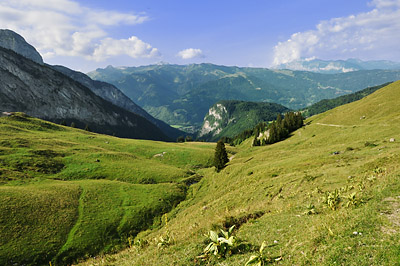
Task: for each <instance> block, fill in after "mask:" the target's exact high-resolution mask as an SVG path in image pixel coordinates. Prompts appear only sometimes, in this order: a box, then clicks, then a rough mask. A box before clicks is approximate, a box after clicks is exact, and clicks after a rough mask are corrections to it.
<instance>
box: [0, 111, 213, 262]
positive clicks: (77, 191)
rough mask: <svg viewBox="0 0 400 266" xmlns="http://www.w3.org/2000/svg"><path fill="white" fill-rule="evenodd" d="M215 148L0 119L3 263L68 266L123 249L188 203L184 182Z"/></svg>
mask: <svg viewBox="0 0 400 266" xmlns="http://www.w3.org/2000/svg"><path fill="white" fill-rule="evenodd" d="M213 149H214V145H213V144H207V143H179V144H178V143H163V142H153V141H143V140H129V139H119V138H115V137H110V136H105V135H98V134H93V133H90V132H85V131H82V130H77V129H72V128H68V127H63V126H58V125H55V124H52V123H49V122H45V121H42V120H39V119H35V118H29V117H26V116H24V115H21V114H16V115H14V116H11V117H1V118H0V201H1V202H2V204H0V264H1V265H12V264H14V263H17V264H22V263H27V264H31V265H41V264H48V261H50V260H51V259H53V261H58V262H59V263H58V264H64V263H67V262H71V261H73V260H74V259H76V258H77V257H86V256H91V255H95V254H98V253H101V252H104V251H106V252H107V251H111V250H113V249H115V248H118V247H119V246H121V245H122V246H124V245H126V244H127V239H128V237H130V236H135V235H136V234H137V233H138V232H139V231H141V230H144V229H146V228H148V227H151V226H153V223H154V224H155V225H156V224H157V219H156V221H154V219H155V217H159V216H161V215H162V214H163V213H165V212H167V211H169V210H171V208H173V206H175V205H176V204H177V203H178V202H179V201H181V200H182V199H184V197H185V190H186V187H185V185H183V184H182V183H181V182H182V181H184V180H185V179H186V178H190V176H191V175H193V174H194V172H195V171H197V169H198V168H200V167H204V166H208V165H209V164H210V161H211V158H212V155H213ZM163 152H164V155H163V156H156V157H154V155H156V154H160V153H163Z"/></svg>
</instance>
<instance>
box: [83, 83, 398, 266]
mask: <svg viewBox="0 0 400 266" xmlns="http://www.w3.org/2000/svg"><path fill="white" fill-rule="evenodd" d="M399 97H400V82H395V83H393V84H391V85H389V86H387V87H385V88H383V89H380V90H378V91H377V92H375V93H373V94H371V95H369V96H367V97H365V98H364V99H362V100H360V101H357V102H354V103H351V104H347V105H344V106H340V107H338V108H335V109H333V110H331V111H328V112H326V113H323V114H320V115H317V116H314V117H312V118H311V119H309V120H307V122H308V123H309V124H308V125H307V126H305V127H304V128H302V129H299V130H297V131H296V132H294V134H293V136H292V137H291V138H289V139H287V140H285V141H283V142H280V143H276V144H273V145H270V146H264V147H250V145H249V144H250V143H249V141H246V142H244V143H243V144H242V145H241V147H239V148H238V149H239V152H238V153H237V154H236V155H235V158H234V159H233V160H232V161H231V162H230V163H229V165H228V167H227V168H225V169H224V170H223V171H221V172H220V173H215V172H214V171H213V170H211V169H203V170H201V173H202V174H203V175H204V176H205V177H204V178H203V179H202V180H201V182H199V183H198V184H195V185H193V186H192V187H191V189H190V191H189V195H190V197H189V198H188V199H187V200H185V201H184V202H181V203H180V204H179V205H178V207H177V208H176V209H175V210H174V211H173V212H172V213H171V214H170V217H171V218H172V219H171V220H170V221H169V223H168V225H167V226H164V228H162V229H160V230H155V231H148V232H146V233H141V234H139V236H138V238H144V239H147V240H148V241H149V242H150V245H149V246H148V247H145V248H131V249H127V250H125V251H123V252H121V253H118V254H116V255H109V256H104V257H100V258H98V259H95V260H89V261H87V262H85V263H83V265H196V264H206V262H201V261H200V260H198V259H196V256H198V255H199V254H201V253H202V250H203V248H204V247H205V246H206V243H207V238H206V237H205V236H204V234H206V233H207V232H208V231H209V230H210V229H212V228H215V227H218V226H222V225H223V224H224V223H226V222H227V221H235V219H236V220H237V221H238V220H240V219H239V218H240V217H245V216H249V215H251V214H254V213H257V212H259V211H261V212H263V213H264V215H263V216H261V217H260V218H258V219H250V220H248V221H247V222H245V223H243V224H241V226H240V228H238V229H237V230H236V236H237V237H238V238H240V239H241V240H242V241H244V242H245V243H247V244H248V246H249V247H250V248H248V249H245V250H244V251H242V252H241V253H239V254H235V255H233V256H230V257H228V258H227V259H226V260H219V261H218V260H211V261H209V263H210V264H211V265H244V264H245V262H246V261H247V260H248V258H249V257H250V256H251V255H252V254H255V253H256V252H255V250H257V248H258V247H259V246H260V245H261V243H262V242H263V241H266V242H267V244H268V247H267V250H266V254H267V255H268V256H282V260H281V261H280V262H276V264H279V265H400V264H399V261H400V244H399V243H400V226H399V223H398V220H399V219H400V215H399V212H398V210H399V207H400V199H399V197H398V196H399V193H400V163H399V161H400V142H399V140H400V133H399V132H400V107H399V105H398V99H399ZM364 117H365V118H364ZM360 118H362V119H360ZM390 138H395V139H396V141H395V142H389V139H390ZM334 152H339V153H338V154H334ZM335 189H338V190H339V193H340V198H341V203H340V204H339V207H338V209H337V210H331V209H329V208H328V207H327V206H326V204H324V203H323V201H322V198H323V196H324V194H325V192H327V191H334V190H335ZM353 192H356V198H357V199H358V200H360V201H362V203H361V204H359V205H358V206H356V207H355V206H351V205H350V206H349V207H346V205H347V202H348V201H349V200H348V199H347V198H346V197H347V196H348V195H349V194H351V193H353ZM310 203H311V204H314V205H315V210H316V211H317V214H314V215H306V214H304V212H305V211H307V205H308V204H310ZM229 217H234V218H233V219H232V218H229ZM242 220H244V221H245V220H246V219H242ZM237 225H238V227H239V223H238V224H237ZM167 230H168V231H169V232H170V234H171V235H172V236H173V238H174V240H175V242H174V243H173V244H172V245H171V246H169V247H167V248H165V249H158V248H157V245H156V242H155V241H153V239H154V238H156V237H159V236H160V235H163V234H165V232H166V231H167ZM355 232H357V233H355ZM359 233H361V234H359Z"/></svg>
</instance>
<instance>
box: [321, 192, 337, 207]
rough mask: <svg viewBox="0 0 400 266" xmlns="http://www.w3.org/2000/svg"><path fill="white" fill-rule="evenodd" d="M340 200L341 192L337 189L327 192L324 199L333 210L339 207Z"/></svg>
mask: <svg viewBox="0 0 400 266" xmlns="http://www.w3.org/2000/svg"><path fill="white" fill-rule="evenodd" d="M340 201H341V199H340V193H339V190H337V189H335V191H333V192H330V191H327V192H325V197H324V198H323V200H322V202H323V203H325V204H326V205H327V206H328V207H329V208H330V209H331V210H336V209H337V208H338V207H339V203H340Z"/></svg>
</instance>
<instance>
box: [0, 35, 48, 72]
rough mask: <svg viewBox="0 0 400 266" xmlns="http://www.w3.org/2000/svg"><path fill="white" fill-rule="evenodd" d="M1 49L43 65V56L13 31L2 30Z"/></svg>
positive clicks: (0, 37)
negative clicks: (11, 51)
mask: <svg viewBox="0 0 400 266" xmlns="http://www.w3.org/2000/svg"><path fill="white" fill-rule="evenodd" d="M0 47H3V48H6V49H10V50H13V51H14V52H16V53H17V54H20V55H22V56H24V57H26V58H29V59H30V60H32V61H34V62H36V63H38V64H41V65H43V59H42V56H41V55H40V54H39V53H38V51H36V49H35V47H33V46H32V45H30V44H29V43H27V42H26V41H25V39H24V38H23V37H22V36H21V35H19V34H18V33H15V32H13V31H11V30H0Z"/></svg>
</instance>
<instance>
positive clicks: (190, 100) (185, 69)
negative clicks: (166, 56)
mask: <svg viewBox="0 0 400 266" xmlns="http://www.w3.org/2000/svg"><path fill="white" fill-rule="evenodd" d="M88 75H89V76H90V77H91V78H92V79H95V80H100V81H105V82H108V83H111V84H113V85H115V86H116V87H117V88H119V89H120V90H121V91H122V92H123V93H124V94H126V95H127V96H128V97H130V98H131V99H132V100H133V101H134V102H136V103H137V104H139V105H140V106H141V107H142V108H143V109H145V110H146V111H147V112H149V113H150V114H151V115H153V116H154V117H156V118H158V119H161V120H163V121H165V122H167V123H168V124H171V125H178V126H193V125H194V126H197V127H200V126H201V124H202V123H203V118H204V115H205V114H206V113H207V111H208V109H209V108H210V106H212V105H213V104H215V103H216V102H218V101H220V100H241V101H257V102H275V103H279V104H282V105H284V106H287V107H288V108H290V109H294V110H296V109H300V108H304V107H306V106H308V105H311V104H313V103H316V102H318V101H320V100H322V99H330V98H335V97H337V96H340V95H344V94H348V93H352V92H356V91H358V90H361V89H364V88H366V87H371V86H376V85H379V84H383V83H385V82H389V81H394V80H398V79H400V71H399V70H362V71H354V72H348V73H340V74H320V73H312V72H305V71H292V70H270V69H265V68H247V67H227V66H218V65H213V64H198V65H197V64H194V65H186V66H182V65H169V64H164V65H151V66H142V67H120V68H115V67H112V66H109V67H107V68H105V69H97V70H96V71H93V72H90V73H88Z"/></svg>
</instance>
